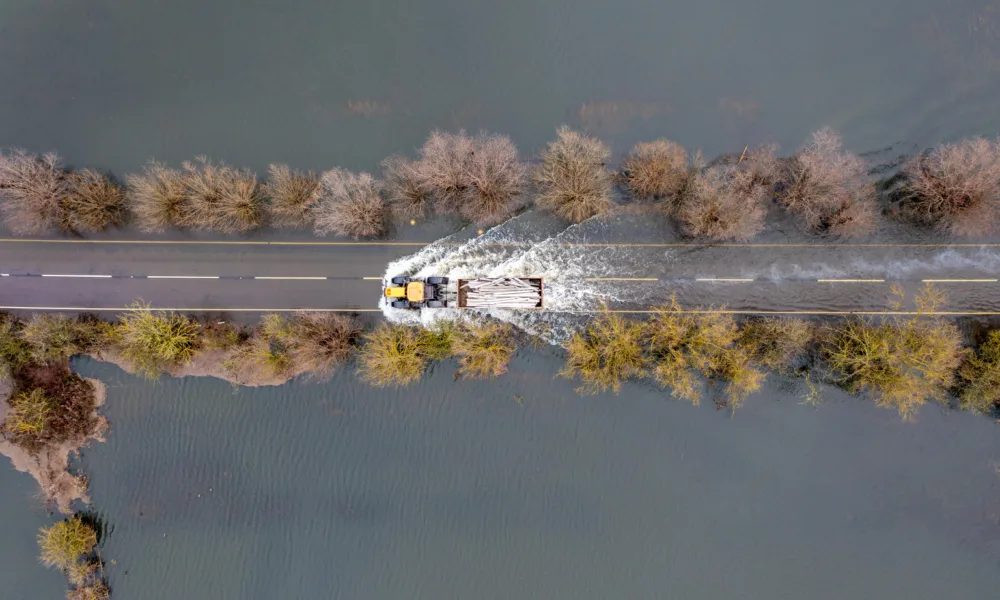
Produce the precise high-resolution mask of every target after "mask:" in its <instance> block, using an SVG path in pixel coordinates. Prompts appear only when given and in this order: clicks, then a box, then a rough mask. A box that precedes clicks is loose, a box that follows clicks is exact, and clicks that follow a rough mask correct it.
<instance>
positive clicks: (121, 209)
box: [62, 169, 128, 233]
mask: <svg viewBox="0 0 1000 600" xmlns="http://www.w3.org/2000/svg"><path fill="white" fill-rule="evenodd" d="M69 184H70V191H69V194H68V195H67V196H66V199H65V201H64V202H63V217H62V221H63V222H62V227H63V229H67V230H69V231H75V232H79V233H83V232H96V231H104V230H105V229H107V228H108V227H112V226H114V227H117V226H120V225H123V224H124V223H125V221H126V220H127V219H128V202H127V201H126V198H125V190H123V189H122V188H121V186H120V185H118V184H117V183H115V182H114V181H112V180H111V178H110V177H107V176H106V175H104V174H102V173H99V172H97V171H94V170H92V169H82V170H80V171H74V172H73V173H70V175H69Z"/></svg>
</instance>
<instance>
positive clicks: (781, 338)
mask: <svg viewBox="0 0 1000 600" xmlns="http://www.w3.org/2000/svg"><path fill="white" fill-rule="evenodd" d="M899 301H900V302H902V298H900V299H899ZM941 301H942V296H941V294H939V293H938V292H936V290H934V288H931V287H929V288H928V289H927V290H926V291H925V292H924V294H922V295H921V296H918V297H917V298H916V299H915V303H916V311H915V313H914V314H915V316H907V317H901V316H891V317H887V318H885V319H881V320H872V319H863V318H854V317H851V318H846V319H840V320H837V321H829V322H824V323H819V322H813V321H807V320H802V319H795V318H748V319H744V320H740V321H737V319H736V318H735V317H734V316H733V315H731V314H727V313H725V312H720V311H712V310H701V311H687V310H683V309H682V308H681V307H679V306H677V305H676V304H673V305H668V306H665V307H663V308H661V309H659V311H658V312H656V313H655V314H654V315H653V316H652V317H651V318H650V319H647V320H634V319H627V318H624V317H622V316H620V315H617V314H614V313H611V312H605V313H600V314H598V315H596V316H595V317H593V318H590V319H585V320H582V321H581V323H580V325H579V328H578V330H577V331H576V332H575V333H573V334H572V335H571V336H570V337H569V338H568V339H567V340H566V341H565V342H564V346H565V347H564V350H565V356H566V358H565V361H566V362H565V367H564V368H563V369H562V371H561V372H560V373H559V374H560V375H561V376H563V377H567V378H570V379H574V380H576V381H578V382H579V383H580V387H578V388H577V391H578V392H580V393H598V392H603V391H608V390H611V391H614V392H616V393H617V392H618V390H619V389H620V388H621V385H622V384H623V383H625V382H627V381H629V380H636V379H650V380H652V381H653V382H655V383H656V384H657V385H658V386H660V387H661V388H662V389H665V390H667V391H669V393H670V394H671V395H672V396H674V397H675V398H678V399H681V400H686V401H690V402H692V403H695V404H697V403H698V402H699V401H700V400H701V399H702V398H705V397H707V398H709V399H711V400H713V401H714V402H715V404H716V406H717V407H718V408H726V409H728V410H736V409H737V408H738V407H739V406H741V405H742V404H743V402H744V401H745V400H746V398H747V397H749V396H750V395H752V394H754V393H755V392H757V391H758V390H760V389H761V386H762V384H763V382H764V380H765V378H766V377H767V376H768V374H769V373H780V374H785V375H791V376H794V377H797V378H802V379H804V381H805V383H806V384H807V386H808V389H809V390H810V391H809V393H808V394H807V398H806V399H807V400H808V401H811V402H816V401H818V399H819V397H820V396H821V393H820V388H819V386H820V385H822V384H828V385H835V386H840V387H843V388H845V389H847V390H848V391H850V392H852V393H856V394H864V395H867V396H869V397H871V398H872V399H873V400H875V402H876V403H877V404H879V405H880V406H885V407H889V408H893V409H895V410H898V411H899V413H900V414H901V415H902V416H903V417H904V418H912V417H913V416H914V415H915V413H916V411H917V409H918V408H919V407H920V406H921V405H922V404H924V403H925V402H926V401H928V400H935V401H939V402H943V403H945V404H949V403H951V404H953V405H954V406H955V407H956V408H961V409H965V410H970V411H973V412H977V413H984V414H987V415H991V414H995V412H996V411H997V409H998V406H1000V386H998V385H997V382H998V381H1000V332H997V331H994V332H985V333H984V332H980V333H978V334H977V335H976V339H970V340H964V339H963V334H962V332H961V331H960V330H959V328H958V327H957V326H956V325H955V324H954V323H953V322H951V321H949V320H947V319H945V318H943V317H939V316H936V315H935V313H934V310H935V308H936V307H937V306H938V304H939V303H940V302H941ZM4 332H6V338H5V339H4V340H0V341H2V342H3V343H2V344H0V345H2V346H4V347H7V348H11V347H16V348H20V350H19V352H21V353H22V354H24V355H25V356H27V357H28V358H24V357H21V358H20V359H17V360H24V361H27V362H22V363H17V364H14V363H11V361H12V360H14V359H16V358H17V357H12V356H11V355H10V353H9V352H8V355H7V356H6V358H5V360H6V361H7V363H6V364H5V369H7V370H8V371H10V372H11V373H12V374H13V379H12V385H10V384H9V385H7V389H6V390H5V393H4V402H2V403H0V404H2V408H3V411H2V412H0V422H2V423H3V440H2V442H0V451H2V453H3V454H5V455H7V456H8V457H9V458H10V459H11V460H12V461H13V462H14V464H15V466H16V467H17V468H18V469H19V470H25V471H27V472H29V473H31V474H32V476H34V477H35V479H36V480H37V481H38V482H39V485H40V487H41V489H42V492H43V495H44V496H45V497H46V498H47V499H48V500H50V501H52V502H53V503H54V504H55V505H56V506H57V507H58V508H59V510H61V511H62V512H69V511H70V508H71V507H70V505H71V503H72V501H73V500H81V501H83V502H85V503H86V502H87V501H88V499H87V495H86V479H85V477H83V476H80V475H73V474H71V473H70V472H69V470H68V467H69V459H70V456H71V454H72V453H74V452H77V451H78V450H79V448H80V447H81V446H82V445H84V444H86V443H87V442H88V441H89V440H92V439H96V440H100V439H101V435H102V433H103V432H104V430H105V429H106V428H107V422H106V420H105V419H104V418H103V417H101V416H100V415H98V409H99V407H100V406H101V404H102V403H103V401H104V396H105V388H104V385H103V384H102V383H101V382H99V381H94V380H87V381H83V380H80V381H81V382H82V383H83V384H84V387H72V388H67V387H65V386H66V383H65V382H73V381H75V380H77V379H79V378H78V376H76V375H74V374H72V373H70V371H69V367H68V359H69V357H71V356H74V355H80V354H83V355H89V356H90V357H92V358H94V359H96V360H99V361H104V362H109V363H112V364H115V365H118V366H119V367H121V368H122V369H123V370H125V371H127V372H130V373H137V374H140V375H143V376H145V377H147V378H150V379H154V380H155V379H158V378H159V377H161V376H163V375H168V376H171V377H176V378H183V377H214V378H218V379H221V380H224V381H227V382H229V383H231V384H232V385H234V386H242V387H259V386H276V385H281V384H284V383H286V382H288V381H290V380H292V379H295V378H298V377H306V378H311V379H317V380H323V379H328V378H330V377H331V376H332V375H333V374H334V373H336V372H338V371H341V370H343V369H344V368H345V367H346V366H347V365H348V364H351V363H354V364H355V365H356V368H357V373H358V375H359V376H360V378H361V379H362V380H364V381H366V382H368V383H369V384H371V385H374V386H377V387H387V386H388V387H397V386H403V385H408V384H411V383H412V382H414V381H417V380H419V379H420V378H421V377H423V376H424V374H425V373H426V372H427V371H428V369H429V368H430V366H431V365H432V364H434V363H437V362H440V361H443V360H451V359H454V360H455V361H457V365H458V369H457V371H456V372H455V374H454V377H455V378H456V379H458V378H470V379H492V378H496V377H499V376H501V375H503V374H504V373H506V372H507V369H508V365H509V363H510V362H511V360H512V359H513V358H514V357H515V355H516V354H517V353H518V352H519V349H521V348H524V347H526V346H529V345H537V344H539V343H544V342H543V341H542V338H540V337H537V336H529V335H526V334H524V333H522V332H518V331H517V330H516V329H515V328H514V327H512V326H511V325H510V324H509V323H504V322H501V321H496V320H493V319H491V318H488V317H483V316H481V315H480V316H476V315H469V314H465V315H463V316H462V317H461V318H460V319H459V320H457V321H439V322H437V323H435V324H433V325H432V326H430V327H428V328H424V327H414V326H410V325H406V324H399V323H396V324H393V323H387V322H382V323H379V324H378V325H377V326H376V327H374V328H373V329H369V330H367V331H363V329H362V327H361V326H360V324H359V323H358V322H357V321H355V320H354V319H353V318H351V317H349V316H346V315H340V314H330V313H299V314H295V315H292V316H291V317H285V316H281V315H276V314H271V315H265V316H264V317H263V318H262V320H261V322H260V324H259V325H257V326H253V327H246V326H243V327H238V326H235V325H233V324H231V323H228V322H224V321H218V320H215V319H213V320H211V321H206V320H204V319H201V320H199V319H195V318H192V317H187V316H184V315H180V314H176V313H169V312H163V311H156V310H153V309H150V308H149V307H148V306H145V305H141V304H137V305H136V306H135V307H134V308H133V309H132V310H131V311H130V312H128V313H125V314H123V315H121V316H120V319H119V321H118V322H117V323H109V322H105V321H101V320H98V319H95V318H94V317H92V316H87V315H85V316H82V317H80V318H78V319H75V320H74V319H70V318H68V317H66V316H63V315H36V316H35V317H33V318H32V320H31V321H29V322H27V323H21V322H19V321H17V320H16V319H14V318H13V317H10V316H6V317H4ZM967 343H974V345H975V347H972V346H969V345H967ZM39 365H42V366H39ZM38 372H42V373H46V374H47V375H46V377H45V378H41V379H40V378H39V377H38V376H37V375H36V374H35V373H38ZM53 374H54V375H53ZM60 381H62V382H64V383H60ZM74 385H76V384H74ZM46 386H47V387H46ZM76 389H80V390H84V391H85V392H86V394H88V395H89V396H88V397H87V398H85V399H84V400H82V401H81V400H79V399H76V400H74V399H73V398H72V397H71V396H72V394H70V396H65V394H67V393H68V392H67V391H66V390H76ZM36 391H38V392H39V397H40V398H43V400H44V401H45V404H43V405H41V408H38V407H34V408H33V406H34V405H31V404H30V403H29V401H30V400H32V398H34V396H32V394H34V393H35V392H36ZM42 392H44V393H42ZM46 394H48V396H46ZM60 394H63V395H62V396H61V395H60ZM49 397H50V398H49ZM45 398H49V399H45ZM15 400H16V401H17V402H15ZM80 407H84V408H85V410H86V414H85V415H77V414H76V413H74V412H73V411H76V412H79V411H80V410H82V409H81V408H80ZM31 411H35V412H31ZM36 413H37V414H36ZM64 413H65V415H68V416H62V415H63V414H64ZM70 417H72V418H70ZM67 423H68V424H69V425H67Z"/></svg>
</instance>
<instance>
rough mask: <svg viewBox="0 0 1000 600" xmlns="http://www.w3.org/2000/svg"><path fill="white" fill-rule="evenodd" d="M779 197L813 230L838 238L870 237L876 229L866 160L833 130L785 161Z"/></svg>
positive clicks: (822, 132) (815, 136) (817, 136)
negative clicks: (843, 144) (849, 149)
mask: <svg viewBox="0 0 1000 600" xmlns="http://www.w3.org/2000/svg"><path fill="white" fill-rule="evenodd" d="M777 191H778V199H779V200H781V202H782V203H783V204H784V205H785V207H786V208H787V209H788V210H789V211H791V212H793V213H795V214H797V215H799V216H800V217H801V218H802V220H803V221H804V222H805V224H806V226H807V227H808V228H809V229H812V230H814V231H819V232H823V233H827V234H829V235H832V236H837V237H855V236H861V235H866V234H868V233H870V232H871V231H872V230H873V229H874V228H875V219H876V217H877V210H876V206H875V186H874V185H872V184H871V183H870V182H869V181H868V168H867V166H866V165H865V162H864V160H862V159H861V158H860V157H858V156H856V155H854V154H851V153H849V152H845V151H843V150H842V149H841V141H840V136H839V135H838V134H837V133H836V132H835V131H833V130H832V129H830V128H826V129H822V130H820V131H817V132H816V133H814V134H813V140H812V143H810V144H809V145H808V146H806V147H805V148H803V149H802V150H800V151H799V152H798V153H797V154H795V156H793V157H792V158H790V159H788V160H786V161H785V164H784V169H783V174H782V178H781V181H780V182H779V184H778V186H777Z"/></svg>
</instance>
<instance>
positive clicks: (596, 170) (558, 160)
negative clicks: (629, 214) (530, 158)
mask: <svg viewBox="0 0 1000 600" xmlns="http://www.w3.org/2000/svg"><path fill="white" fill-rule="evenodd" d="M556 134H557V137H556V139H555V140H554V141H552V142H549V144H548V147H547V148H546V149H545V152H543V153H542V164H541V165H540V166H539V167H538V169H536V171H535V173H534V181H535V184H536V185H537V186H538V196H537V198H536V199H535V203H536V204H537V205H538V207H539V208H540V209H542V210H545V211H549V212H552V213H554V214H556V215H558V216H560V217H562V218H563V219H566V220H568V221H572V222H574V223H579V222H581V221H584V220H586V219H589V218H590V217H593V216H594V215H598V214H601V213H603V212H606V211H608V210H610V209H611V207H612V201H611V183H612V179H611V174H610V173H609V172H608V170H607V168H605V164H606V163H607V160H608V158H610V156H611V150H610V149H609V148H608V146H607V145H606V144H605V143H604V142H602V141H600V140H598V139H596V138H592V137H588V136H585V135H583V134H581V133H579V132H576V131H573V130H572V129H570V128H569V127H566V126H565V125H564V126H562V127H560V128H559V129H558V131H557V132H556Z"/></svg>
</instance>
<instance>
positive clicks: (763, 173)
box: [737, 144, 781, 196]
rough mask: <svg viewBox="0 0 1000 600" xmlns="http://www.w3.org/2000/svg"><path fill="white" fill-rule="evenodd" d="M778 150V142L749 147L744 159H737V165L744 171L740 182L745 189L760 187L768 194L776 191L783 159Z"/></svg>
mask: <svg viewBox="0 0 1000 600" xmlns="http://www.w3.org/2000/svg"><path fill="white" fill-rule="evenodd" d="M777 152H778V145H777V144H764V145H763V146H757V147H756V148H752V149H749V150H748V151H747V152H746V154H745V155H743V157H742V160H738V161H737V167H739V169H740V170H741V171H742V172H743V175H741V177H740V181H739V183H740V185H742V186H743V189H744V190H749V189H750V188H751V187H759V188H762V189H763V190H764V192H766V194H767V195H768V196H770V195H772V194H773V193H774V186H775V185H777V183H778V182H779V181H780V180H781V161H779V160H778V157H777Z"/></svg>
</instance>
